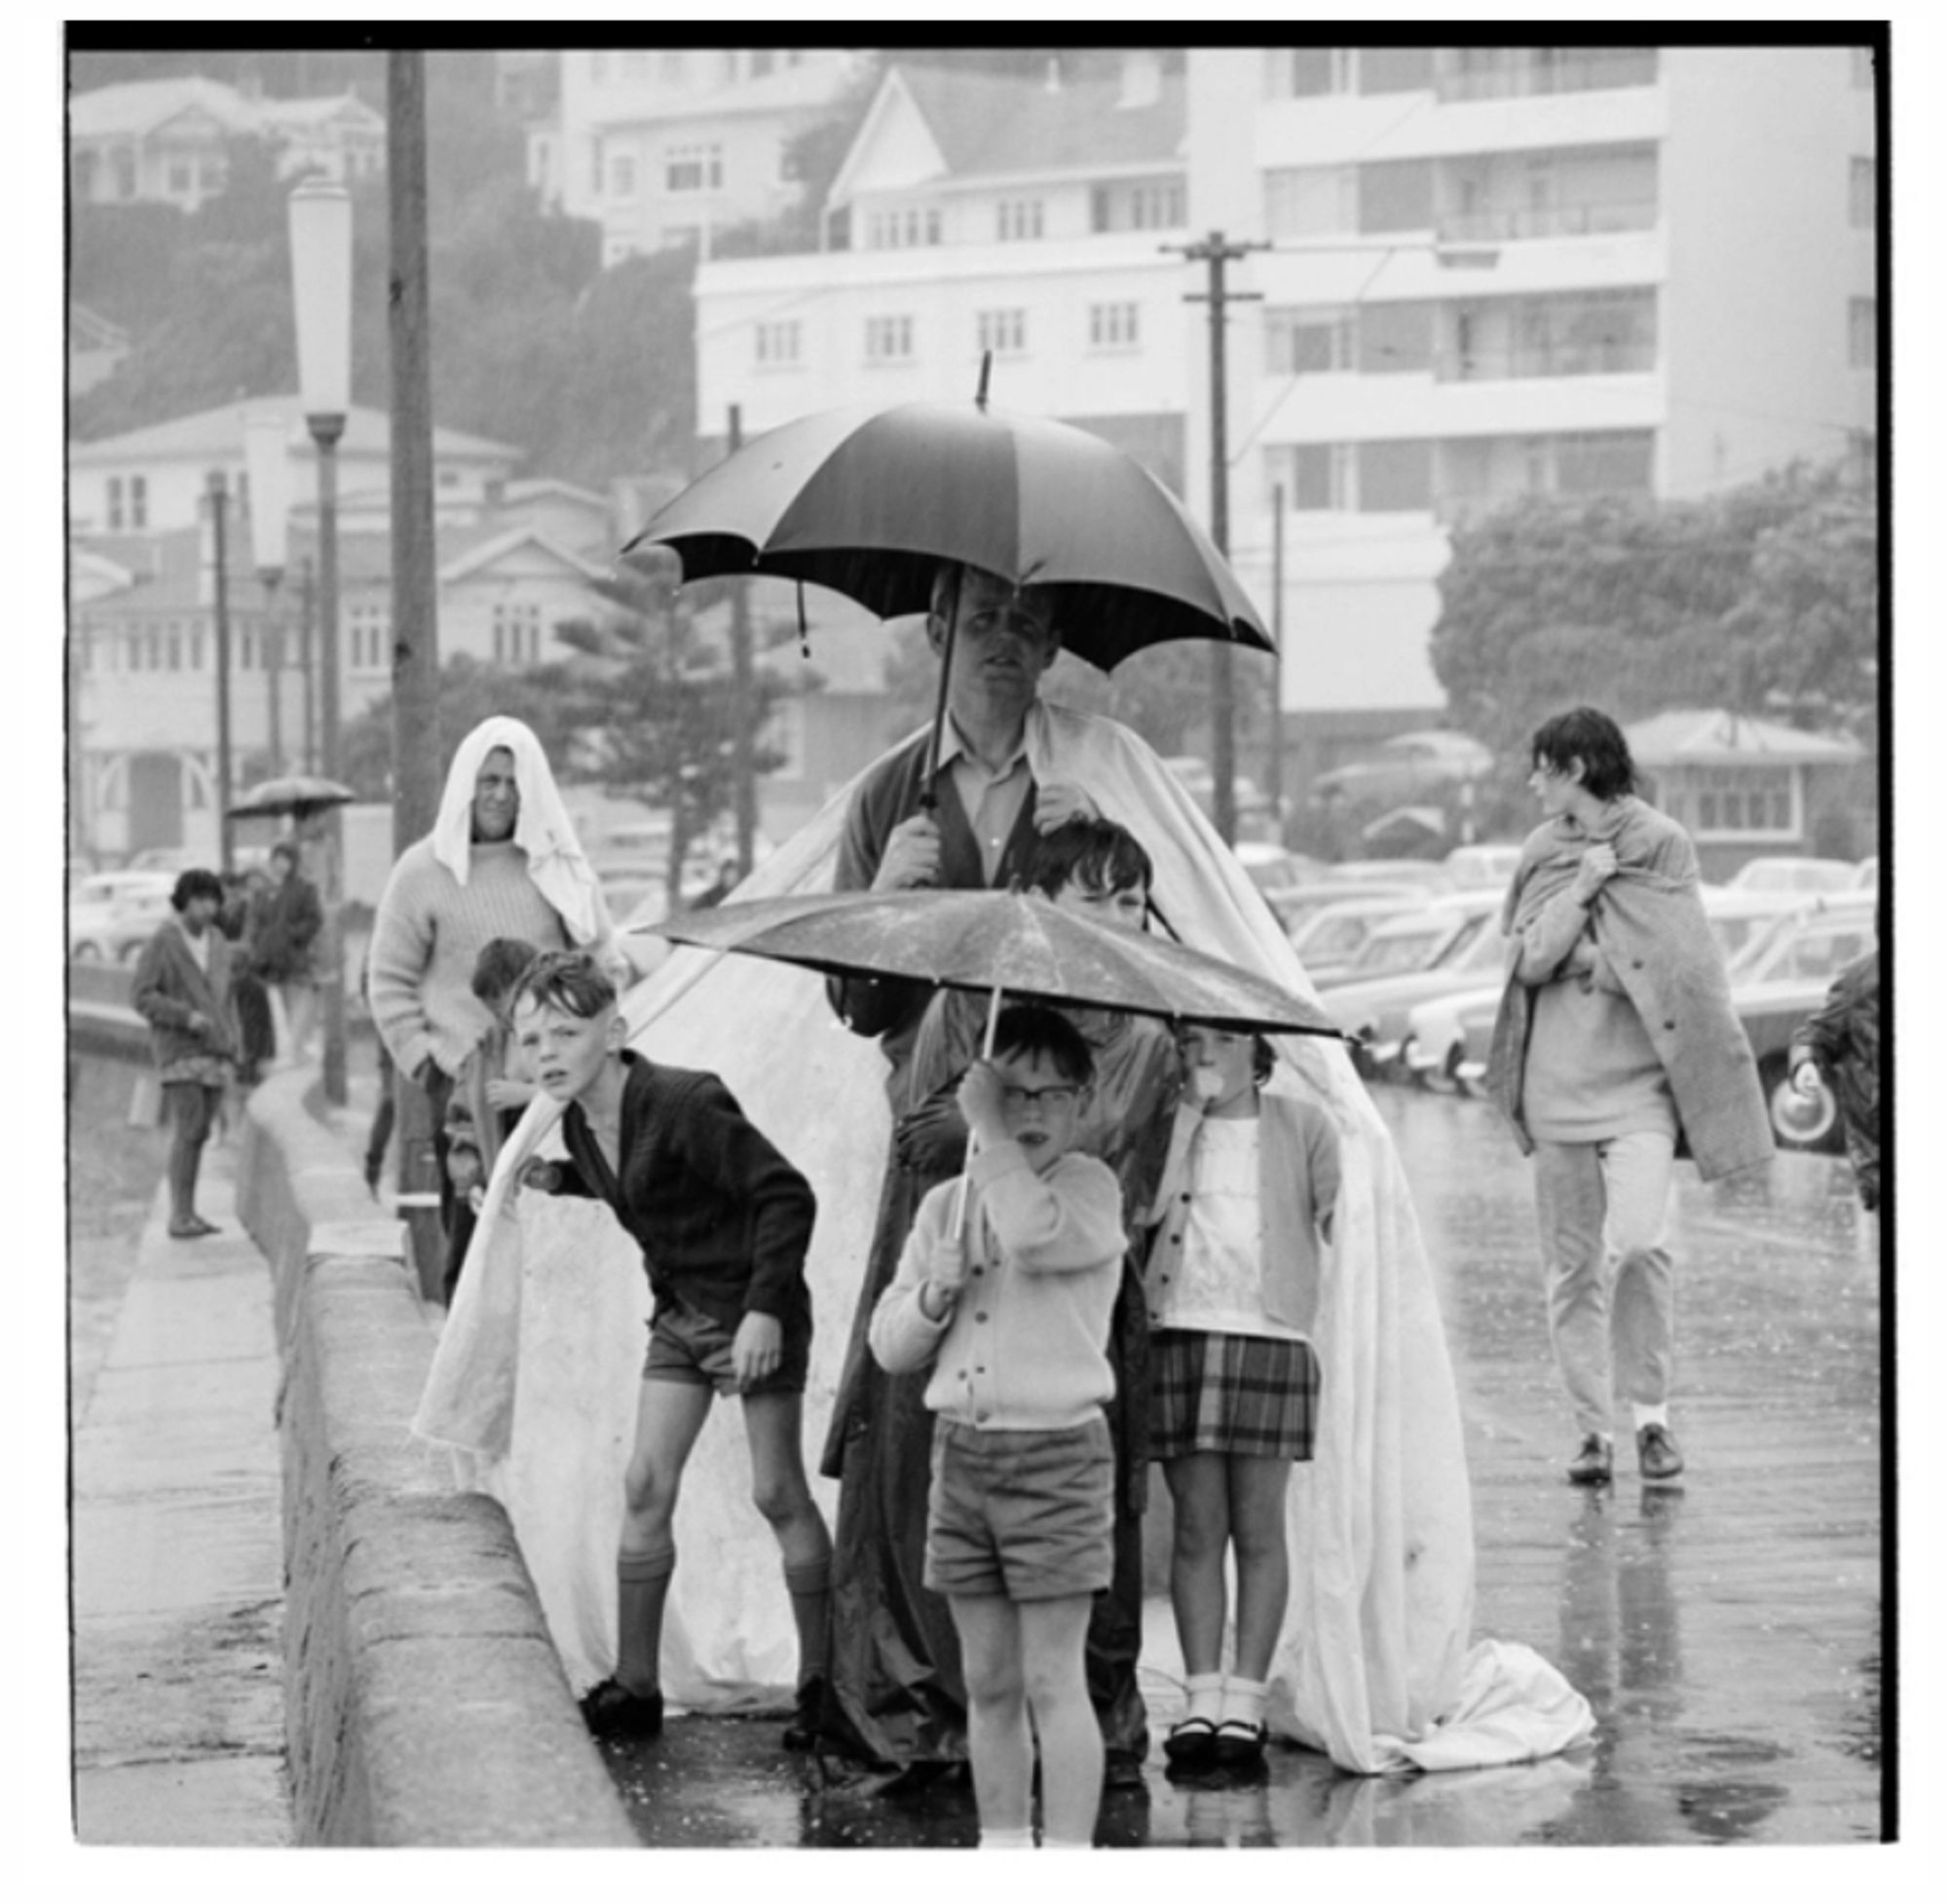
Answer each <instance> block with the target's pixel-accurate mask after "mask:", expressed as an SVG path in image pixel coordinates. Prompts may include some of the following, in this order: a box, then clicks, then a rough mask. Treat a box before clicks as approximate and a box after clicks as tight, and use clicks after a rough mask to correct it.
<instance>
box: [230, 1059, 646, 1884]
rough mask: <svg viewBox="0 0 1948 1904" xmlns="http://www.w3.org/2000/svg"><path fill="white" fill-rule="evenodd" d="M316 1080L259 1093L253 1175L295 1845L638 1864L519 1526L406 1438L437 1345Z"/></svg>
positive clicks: (249, 1132) (248, 1142) (299, 1079)
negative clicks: (275, 1442)
mask: <svg viewBox="0 0 1948 1904" xmlns="http://www.w3.org/2000/svg"><path fill="white" fill-rule="evenodd" d="M316 1076H317V1073H316V1072H315V1071H313V1070H303V1071H293V1072H287V1073H276V1074H274V1075H273V1076H272V1077H271V1078H269V1079H268V1080H267V1081H266V1082H265V1083H264V1084H263V1085H261V1086H259V1087H258V1089H257V1090H256V1091H255V1092H254V1093H253V1094H252V1096H251V1098H250V1114H249V1120H248V1123H247V1125H246V1127H245V1131H244V1138H243V1154H242V1155H241V1156H240V1158H239V1168H238V1209H239V1214H240V1215H241V1216H242V1218H243V1220H244V1225H245V1227H246V1228H247V1229H248V1230H249V1232H250V1234H251V1236H252V1237H253V1238H254V1239H255V1241H256V1243H257V1246H258V1248H259V1249H261V1250H262V1251H263V1252H264V1254H265V1256H266V1257H267V1258H268V1259H269V1261H270V1264H271V1267H272V1273H273V1276H274V1279H275V1285H276V1315H277V1326H278V1340H279V1344H280V1350H281V1356H282V1361H283V1377H282V1386H281V1393H280V1396H279V1408H278V1417H279V1434H280V1437H281V1443H282V1447H283V1503H284V1510H283V1512H284V1567H285V1577H286V1579H285V1611H284V1678H285V1699H286V1722H285V1723H286V1734H287V1737H288V1742H289V1748H290V1777H291V1794H292V1811H293V1828H294V1831H295V1834H296V1837H297V1841H298V1842H299V1843H300V1844H312V1845H320V1844H322V1845H387V1846H402V1845H429V1846H432V1845H439V1846H468V1845H471V1846H522V1845H534V1846H543V1845H546V1846H567V1845H606V1846H618V1847H619V1846H633V1845H635V1844H637V1843H638V1842H639V1841H638V1840H637V1838H636V1836H635V1834H634V1832H633V1831H632V1830H631V1829H630V1826H629V1822H628V1816H627V1813H626V1811H624V1809H623V1806H622V1803H621V1800H620V1798H619V1797H618V1794H617V1791H616V1788H615V1785H614V1783H613V1781H612V1780H611V1779H610V1776H609V1774H608V1773H607V1771H606V1770H605V1769H604V1767H603V1764H602V1761H601V1758H600V1756H599V1754H598V1753H597V1751H596V1748H595V1746H594V1744H593V1742H592V1741H591V1740H590V1738H589V1736H588V1734H587V1731H586V1730H585V1728H584V1727H583V1725H582V1723H581V1715H580V1714H579V1713H578V1711H577V1710H576V1705H575V1700H574V1698H573V1696H572V1694H571V1692H570V1690H569V1685H568V1681H567V1679H566V1677H565V1676H564V1674H563V1672H562V1669H561V1663H560V1661H559V1660H558V1658H557V1657H556V1654H555V1650H554V1646H553V1644H552V1642H551V1641H550V1640H549V1638H548V1634H547V1628H546V1625H545V1624H544V1622H543V1618H542V1612H541V1607H540V1603H539V1602H538V1600H537V1599H536V1596H535V1590H534V1584H533V1582H532V1580H531V1579H530V1578H529V1575H528V1571H527V1568H526V1566H525V1564H524V1563H523V1561H522V1559H521V1554H520V1549H519V1548H518V1547H517V1546H516V1544H515V1541H514V1534H513V1529H512V1528H511V1527H510V1526H509V1525H508V1522H507V1517H506V1513H505V1512H503V1511H502V1509H501V1507H500V1506H499V1504H498V1503H496V1502H494V1501H492V1500H489V1499H488V1498H487V1497H485V1496H484V1495H476V1494H458V1493H455V1492H454V1491H453V1488H452V1481H451V1477H450V1475H449V1473H448V1468H447V1463H446V1460H445V1458H444V1457H443V1456H440V1455H438V1454H437V1453H435V1452H434V1451H433V1450H431V1449H429V1448H427V1447H425V1446H424V1445H423V1444H421V1443H419V1442H416V1441H415V1440H414V1439H413V1438H412V1436H411V1434H410V1432H409V1427H408V1424H409V1423H410V1421H411V1418H412V1414H413V1410H414V1408H415V1407H416V1406H417V1404H418V1401H419V1396H420V1390H421V1388H422V1386H423V1385H424V1383H425V1379H426V1371H427V1366H428V1364H429V1363H430V1362H431V1358H432V1349H433V1340H434V1338H433V1332H432V1329H431V1325H430V1324H429V1321H428V1318H427V1314H426V1312H425V1310H424V1309H423V1308H422V1306H421V1302H420V1298H419V1295H418V1292H417V1289H416V1288H415V1287H414V1285H413V1283H412V1281H411V1279H410V1277H409V1275H408V1272H407V1270H406V1268H405V1263H404V1254H403V1251H404V1245H403V1240H402V1231H401V1226H400V1225H399V1224H398V1223H397V1222H394V1221H390V1220H388V1219H387V1218H385V1217H384V1216H383V1215H382V1213H380V1212H379V1211H378V1209H377V1208H376V1207H375V1205H374V1204H373V1202H372V1200H371V1198H370V1196H369V1195H368V1194H367V1193H366V1189H365V1185H364V1182H363V1180H362V1179H361V1178H360V1176H359V1174H358V1170H357V1166H356V1163H355V1161H354V1159H353V1156H352V1154H351V1150H350V1148H349V1147H348V1145H347V1144H346V1142H345V1141H344V1140H343V1139H340V1138H338V1137H336V1136H334V1135H333V1134H332V1132H331V1131H330V1130H329V1129H328V1128H327V1127H326V1125H325V1124H323V1123H321V1122H320V1121H319V1120H318V1118H317V1117H315V1116H314V1115H313V1114H312V1110H311V1108H309V1107H308V1106H307V1103H306V1101H305V1099H304V1095H303V1094H304V1092H305V1090H306V1088H307V1087H308V1086H309V1085H311V1084H312V1083H313V1082H314V1080H315V1079H316Z"/></svg>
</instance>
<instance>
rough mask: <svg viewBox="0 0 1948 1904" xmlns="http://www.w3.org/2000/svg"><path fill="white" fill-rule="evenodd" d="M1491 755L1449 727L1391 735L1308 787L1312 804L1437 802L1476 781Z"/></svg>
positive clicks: (1378, 805)
mask: <svg viewBox="0 0 1948 1904" xmlns="http://www.w3.org/2000/svg"><path fill="white" fill-rule="evenodd" d="M1493 765H1494V756H1493V755H1492V754H1490V753H1489V751H1488V750H1487V748H1485V747H1484V746H1482V745H1481V743H1480V741H1479V740H1476V739H1475V738H1473V736H1472V735H1469V734H1464V733H1455V732H1453V731H1452V730H1451V729H1448V728H1426V729H1423V730H1420V731H1417V732H1414V733H1403V734H1395V735H1394V736H1393V738H1392V739H1391V740H1384V741H1382V742H1381V743H1380V744H1379V746H1378V747H1376V748H1375V749H1374V750H1373V752H1372V753H1371V754H1370V755H1368V756H1367V758H1365V759H1363V760H1357V761H1348V762H1347V763H1346V765H1344V766H1335V767H1332V768H1330V770H1329V771H1327V772H1325V773H1322V774H1320V775H1318V776H1317V777H1316V778H1315V779H1314V781H1313V783H1312V788H1311V796H1310V797H1311V799H1312V801H1313V803H1315V804H1317V805H1321V806H1327V805H1332V804H1335V803H1339V802H1342V801H1343V802H1346V803H1349V804H1359V805H1362V806H1373V807H1390V806H1407V805H1411V804H1413V803H1416V802H1427V801H1438V800H1439V799H1440V798H1441V796H1442V795H1443V794H1445V793H1447V792H1449V791H1450V790H1451V789H1453V788H1456V787H1459V786H1461V785H1462V784H1463V783H1464V782H1466V781H1470V780H1477V779H1480V776H1481V775H1482V774H1484V773H1486V772H1487V771H1488V769H1489V768H1490V767H1491V766H1493Z"/></svg>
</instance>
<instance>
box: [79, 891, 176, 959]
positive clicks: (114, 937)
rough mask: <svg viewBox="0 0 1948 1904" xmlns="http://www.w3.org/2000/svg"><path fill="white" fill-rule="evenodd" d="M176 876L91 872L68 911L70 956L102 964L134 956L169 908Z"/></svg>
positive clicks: (166, 914)
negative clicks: (90, 959)
mask: <svg viewBox="0 0 1948 1904" xmlns="http://www.w3.org/2000/svg"><path fill="white" fill-rule="evenodd" d="M175 883H176V876H175V875H174V874H173V873H162V872H153V871H132V872H131V871H123V872H119V873H91V874H90V875H89V876H88V877H86V878H85V879H83V880H82V882H81V883H80V885H78V886H77V887H76V888H75V889H74V895H73V897H72V898H71V899H70V900H69V901H68V908H67V955H68V956H69V957H70V958H93V959H101V960H110V959H122V958H128V957H131V956H133V952H131V950H130V948H131V944H132V947H133V951H134V952H140V950H141V947H142V942H143V941H144V940H146V939H147V938H148V936H149V935H150V934H151V933H152V932H154V931H155V929H156V927H157V926H158V925H160V924H161V923H162V921H163V919H164V918H165V917H167V916H168V914H169V894H170V893H171V892H173V891H174V890H175Z"/></svg>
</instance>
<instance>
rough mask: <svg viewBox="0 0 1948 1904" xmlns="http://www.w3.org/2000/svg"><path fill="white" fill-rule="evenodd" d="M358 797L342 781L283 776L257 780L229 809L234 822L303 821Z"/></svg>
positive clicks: (304, 776) (297, 774)
mask: <svg viewBox="0 0 1948 1904" xmlns="http://www.w3.org/2000/svg"><path fill="white" fill-rule="evenodd" d="M357 798H358V796H357V795H356V793H355V792H353V790H352V789H351V788H350V787H348V786H346V785H344V783H343V782H341V781H337V780H325V779H322V778H320V777H319V776H318V774H315V773H286V774H282V775H280V776H279V778H277V779H275V780H260V781H259V782H258V783H257V784H256V785H255V786H254V787H252V788H251V789H250V790H249V792H247V793H245V794H241V795H240V796H239V797H238V798H237V799H236V800H235V801H233V802H232V803H231V804H230V809H229V810H230V817H231V818H232V819H233V820H248V819H279V818H282V817H285V816H288V817H289V818H291V819H293V820H297V821H300V822H302V821H305V820H309V819H310V818H312V816H313V815H314V814H317V813H321V812H322V811H323V810H324V809H325V808H326V807H327V806H344V805H347V804H349V803H351V802H353V801H355V800H356V799H357Z"/></svg>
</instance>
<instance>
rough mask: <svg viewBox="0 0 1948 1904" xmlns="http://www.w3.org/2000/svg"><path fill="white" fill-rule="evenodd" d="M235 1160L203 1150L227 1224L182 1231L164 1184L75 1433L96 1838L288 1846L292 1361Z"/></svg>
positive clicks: (90, 1793) (91, 1813) (79, 1597)
mask: <svg viewBox="0 0 1948 1904" xmlns="http://www.w3.org/2000/svg"><path fill="white" fill-rule="evenodd" d="M235 1162H236V1151H235V1149H234V1148H232V1147H231V1146H229V1145H227V1144H217V1143H212V1144H211V1145H210V1146H209V1148H208V1149H206V1151H205V1153H204V1165H203V1180H202V1185H201V1190H200V1196H199V1203H200V1206H201V1208H202V1211H203V1213H204V1214H205V1215H206V1216H207V1217H208V1219H209V1220H210V1221H211V1222H213V1223H217V1224H220V1225H221V1226H222V1232H221V1234H220V1235H217V1236H211V1237H206V1238H204V1239H203V1240H202V1241H201V1242H197V1243H176V1242H172V1241H171V1240H170V1239H169V1235H168V1234H167V1229H166V1220H167V1202H166V1196H165V1195H164V1194H161V1193H159V1195H158V1197H157V1200H156V1202H155V1205H154V1207H153V1208H152V1210H151V1212H150V1216H149V1221H148V1223H147V1225H146V1227H145V1228H144V1230H143V1233H142V1238H141V1242H140V1245H139V1252H138V1259H137V1262H136V1265H135V1270H134V1274H133V1276H132V1277H131V1281H130V1284H129V1288H128V1291H127V1294H126V1296H125V1297H124V1299H123V1301H122V1305H121V1309H120V1313H119V1315H118V1316H117V1318H116V1322H115V1326H114V1330H113V1333H112V1336H111V1338H110V1341H109V1345H108V1350H107V1355H106V1359H105V1361H104V1362H103V1363H102V1365H101V1367H100V1369H99V1371H98V1373H97V1374H96V1375H95V1377H94V1383H93V1389H92V1393H91V1394H90V1396H89V1399H88V1404H87V1408H86V1411H85V1412H84V1414H83V1415H82V1417H81V1420H80V1423H79V1425H78V1426H77V1428H76V1431H75V1435H74V1441H73V1480H72V1487H73V1539H74V1554H73V1594H74V1661H75V1680H74V1768H75V1809H76V1835H77V1838H78V1840H79V1842H80V1843H81V1844H83V1845H148V1846H164V1845H168V1846H281V1845H288V1844H289V1843H290V1842H291V1830H290V1807H289V1802H288V1798H287V1794H286V1787H285V1773H284V1705H283V1684H282V1660H281V1627H282V1621H283V1540H282V1531H281V1481H280V1462H279V1450H278V1437H277V1428H276V1408H277V1400H278V1381H279V1364H278V1356H277V1346H276V1340H275V1335H274V1331H273V1325H272V1318H271V1278H270V1274H269V1271H268V1269H267V1267H266V1265H265V1263H264V1260H263V1258H262V1256H261V1255H259V1253H258V1251H257V1249H256V1247H255V1245H254V1244H252V1242H251V1241H250V1239H249V1237H248V1236H247V1235H245V1234H244V1229H243V1226H242V1225H241V1224H240V1223H239V1222H238V1220H237V1215H236V1211H235V1207H234V1197H233V1190H234V1172H235Z"/></svg>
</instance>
